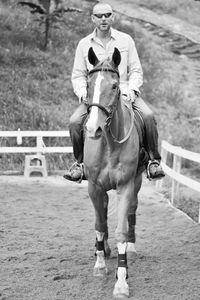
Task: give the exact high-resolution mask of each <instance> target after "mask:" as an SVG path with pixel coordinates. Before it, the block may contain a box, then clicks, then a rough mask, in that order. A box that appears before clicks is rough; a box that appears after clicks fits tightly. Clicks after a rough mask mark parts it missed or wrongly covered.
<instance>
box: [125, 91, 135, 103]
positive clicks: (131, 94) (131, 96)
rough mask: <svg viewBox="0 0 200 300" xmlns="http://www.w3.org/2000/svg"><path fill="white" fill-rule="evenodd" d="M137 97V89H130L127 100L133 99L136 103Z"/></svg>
mask: <svg viewBox="0 0 200 300" xmlns="http://www.w3.org/2000/svg"><path fill="white" fill-rule="evenodd" d="M136 98H137V95H136V93H135V91H134V90H130V91H129V92H128V95H127V100H128V101H131V102H132V103H134V102H135V99H136Z"/></svg>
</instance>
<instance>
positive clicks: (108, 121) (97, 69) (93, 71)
mask: <svg viewBox="0 0 200 300" xmlns="http://www.w3.org/2000/svg"><path fill="white" fill-rule="evenodd" d="M99 71H106V72H112V73H116V74H117V75H118V77H119V71H118V70H116V69H111V68H109V69H102V68H96V69H93V70H91V71H90V72H89V73H88V75H90V74H92V73H95V72H99ZM119 96H120V91H119V92H118V97H119ZM92 106H96V107H98V108H99V109H101V110H102V111H103V112H104V113H105V115H106V116H107V119H106V125H107V127H109V130H110V134H111V137H112V139H113V141H114V142H115V143H118V144H123V143H124V142H126V141H127V140H128V139H129V137H130V135H131V131H132V129H133V124H134V113H133V109H132V107H131V106H130V107H128V106H127V108H128V109H129V111H130V116H131V126H130V128H129V131H128V133H127V135H126V136H125V137H124V138H122V139H121V140H118V139H117V138H116V137H115V136H114V134H113V133H112V130H111V128H110V123H111V120H112V116H113V113H114V111H113V110H112V111H110V112H109V111H108V110H107V109H106V108H105V107H104V106H103V105H101V104H98V103H92V104H89V105H88V108H87V112H88V114H89V113H90V108H91V107H92Z"/></svg>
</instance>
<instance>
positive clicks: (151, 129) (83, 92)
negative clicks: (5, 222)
mask: <svg viewBox="0 0 200 300" xmlns="http://www.w3.org/2000/svg"><path fill="white" fill-rule="evenodd" d="M91 18H92V22H93V23H94V24H95V29H94V31H93V33H91V34H90V35H88V36H86V37H85V38H83V39H82V40H81V41H80V42H79V44H78V46H77V49H76V54H75V60H74V66H73V71H72V85H73V88H74V92H75V94H76V95H77V97H78V98H79V103H80V105H79V106H78V108H77V109H76V111H75V112H74V114H73V115H72V116H71V118H70V124H69V128H70V136H71V140H72V145H73V149H74V156H75V158H76V160H77V163H75V164H74V165H73V166H72V168H71V169H70V170H69V171H68V172H67V173H66V174H65V175H64V178H66V179H68V180H72V181H77V182H81V180H82V178H83V164H82V163H83V146H84V138H83V123H84V121H85V118H86V116H87V73H88V71H90V70H91V69H92V68H93V66H92V65H91V64H90V63H89V61H88V50H89V48H90V47H93V49H94V52H95V53H96V55H97V57H98V59H99V60H102V59H105V58H106V57H108V56H111V55H112V53H113V50H114V48H115V47H116V48H118V49H119V51H120V54H121V63H120V65H119V73H120V89H121V95H122V97H123V99H124V101H131V102H132V103H133V106H134V109H136V110H138V111H139V112H140V113H141V114H142V116H143V120H144V125H145V132H146V144H147V147H146V148H147V149H146V150H147V152H148V154H149V157H150V161H149V164H148V168H147V175H148V177H149V179H160V178H162V177H163V176H164V172H163V170H162V168H161V166H160V159H161V157H160V154H159V153H158V144H157V140H158V133H157V127H156V121H155V119H154V116H153V113H152V111H151V110H150V108H149V107H148V106H147V105H146V104H145V102H144V101H143V100H142V99H141V97H140V90H139V88H140V87H141V85H142V83H143V72H142V68H141V64H140V60H139V57H138V54H137V50H136V47H135V43H134V41H133V39H132V38H131V36H129V35H128V34H126V33H123V32H120V31H117V30H115V29H113V28H112V27H111V25H112V24H113V21H114V13H113V10H112V7H111V6H110V5H109V4H105V3H98V4H96V5H95V6H94V8H93V13H92V16H91Z"/></svg>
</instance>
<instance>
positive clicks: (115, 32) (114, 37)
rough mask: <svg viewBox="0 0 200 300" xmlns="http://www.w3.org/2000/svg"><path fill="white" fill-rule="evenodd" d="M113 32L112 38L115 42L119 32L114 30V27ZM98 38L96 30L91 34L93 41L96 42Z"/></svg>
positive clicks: (111, 29)
mask: <svg viewBox="0 0 200 300" xmlns="http://www.w3.org/2000/svg"><path fill="white" fill-rule="evenodd" d="M110 31H111V38H113V39H114V40H115V39H116V37H117V30H115V29H113V28H112V27H111V28H110ZM96 38H97V29H96V28H95V29H94V31H93V32H92V34H91V39H92V40H95V39H96Z"/></svg>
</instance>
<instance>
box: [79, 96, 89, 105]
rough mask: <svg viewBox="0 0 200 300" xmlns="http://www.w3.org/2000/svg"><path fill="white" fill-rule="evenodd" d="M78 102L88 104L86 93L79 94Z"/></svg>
mask: <svg viewBox="0 0 200 300" xmlns="http://www.w3.org/2000/svg"><path fill="white" fill-rule="evenodd" d="M80 102H83V103H85V104H88V100H87V95H85V94H84V95H83V96H81V101H80Z"/></svg>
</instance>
